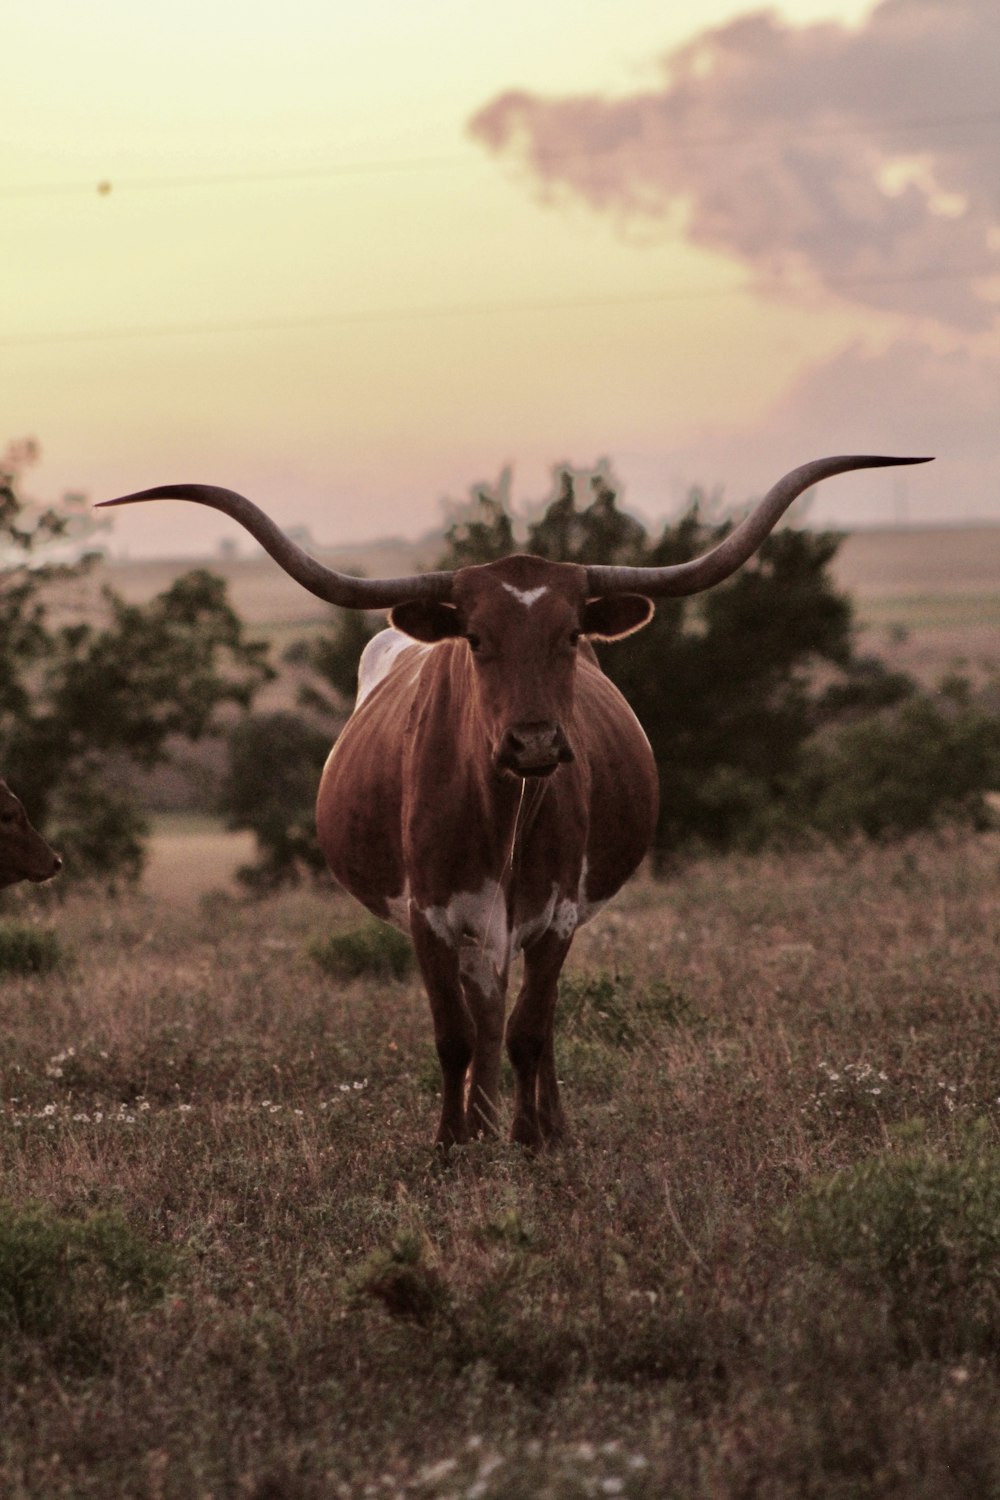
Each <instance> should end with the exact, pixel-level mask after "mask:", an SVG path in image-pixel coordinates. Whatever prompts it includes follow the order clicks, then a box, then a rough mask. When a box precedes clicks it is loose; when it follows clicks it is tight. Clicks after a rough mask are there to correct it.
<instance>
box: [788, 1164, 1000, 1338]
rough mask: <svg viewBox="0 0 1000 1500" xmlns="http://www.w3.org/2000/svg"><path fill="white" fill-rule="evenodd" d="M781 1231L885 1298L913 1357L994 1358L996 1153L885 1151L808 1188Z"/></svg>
mask: <svg viewBox="0 0 1000 1500" xmlns="http://www.w3.org/2000/svg"><path fill="white" fill-rule="evenodd" d="M784 1225H785V1228H786V1230H787V1231H788V1232H789V1233H790V1234H791V1236H792V1238H793V1239H794V1240H795V1241H796V1242H797V1243H798V1244H799V1245H800V1246H801V1247H802V1248H804V1249H805V1250H806V1251H807V1253H808V1254H810V1255H811V1256H812V1257H814V1258H815V1259H817V1260H819V1261H821V1262H823V1263H824V1264H825V1265H827V1266H832V1267H835V1268H837V1269H839V1270H841V1271H843V1272H844V1273H845V1274H846V1275H847V1276H848V1277H849V1278H850V1279H851V1280H853V1281H854V1282H855V1283H856V1284H857V1285H858V1286H859V1288H860V1289H861V1290H863V1291H864V1292H866V1293H868V1294H870V1295H874V1296H875V1297H879V1298H883V1299H885V1301H886V1304H887V1306H888V1309H889V1312H890V1316H891V1318H892V1320H893V1322H894V1324H895V1326H896V1330H897V1333H898V1334H899V1335H900V1337H901V1340H902V1342H903V1344H904V1346H905V1347H906V1348H907V1349H908V1351H909V1352H910V1353H912V1354H914V1355H916V1354H919V1355H931V1356H938V1355H941V1354H947V1353H951V1354H956V1353H962V1352H973V1351H982V1352H985V1351H986V1350H988V1349H989V1348H991V1347H992V1348H993V1349H994V1350H995V1347H996V1339H997V1337H998V1336H1000V1150H998V1149H997V1148H996V1147H990V1146H986V1145H985V1144H984V1143H983V1142H982V1141H981V1140H980V1139H978V1138H976V1137H972V1138H971V1139H970V1141H969V1142H968V1143H967V1144H966V1146H965V1147H964V1149H963V1150H962V1151H961V1152H960V1153H959V1154H958V1155H956V1156H954V1157H949V1156H945V1155H944V1154H943V1153H942V1152H940V1151H937V1150H933V1149H931V1148H929V1147H923V1146H921V1147H918V1148H917V1149H913V1148H911V1149H908V1150H902V1151H900V1150H890V1151H886V1152H883V1153H882V1154H880V1155H878V1156H876V1157H874V1158H872V1159H871V1160H869V1161H865V1162H861V1163H860V1164H858V1165H857V1166H854V1167H850V1168H848V1169H846V1170H845V1171H842V1172H838V1173H836V1174H835V1175H834V1176H832V1177H828V1178H825V1179H822V1180H820V1181H818V1182H816V1183H814V1184H813V1185H812V1186H811V1187H810V1188H809V1189H808V1191H807V1192H806V1193H805V1194H804V1195H803V1196H802V1197H801V1198H800V1199H799V1200H798V1202H797V1203H795V1204H794V1205H793V1206H792V1208H791V1209H789V1210H788V1212H787V1213H786V1215H785V1218H784Z"/></svg>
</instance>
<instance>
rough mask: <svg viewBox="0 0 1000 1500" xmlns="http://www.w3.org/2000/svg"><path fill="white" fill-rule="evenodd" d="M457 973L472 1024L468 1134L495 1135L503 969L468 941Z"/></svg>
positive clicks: (498, 1110) (502, 1007)
mask: <svg viewBox="0 0 1000 1500" xmlns="http://www.w3.org/2000/svg"><path fill="white" fill-rule="evenodd" d="M461 973H462V985H463V988H464V990H465V999H466V1003H467V1004H468V1007H469V1010H470V1011H471V1012H472V1017H473V1020H474V1021H475V1023H476V1044H475V1048H474V1050H473V1054H472V1076H471V1078H470V1080H469V1099H468V1105H467V1108H466V1117H467V1121H468V1127H469V1134H470V1135H496V1133H497V1127H498V1124H499V1115H500V1057H501V1053H502V1051H503V1012H504V1000H505V998H506V994H507V971H506V969H501V970H500V971H499V972H498V971H497V970H496V969H495V968H494V966H493V962H492V960H491V959H490V958H489V956H488V955H487V954H486V953H484V952H483V951H482V949H481V948H480V947H479V946H472V945H471V944H470V945H467V946H466V947H464V948H463V949H462V957H461Z"/></svg>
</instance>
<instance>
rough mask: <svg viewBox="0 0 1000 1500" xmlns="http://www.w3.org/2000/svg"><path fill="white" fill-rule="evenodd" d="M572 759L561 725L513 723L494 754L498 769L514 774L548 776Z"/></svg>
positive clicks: (571, 752) (505, 731) (505, 732)
mask: <svg viewBox="0 0 1000 1500" xmlns="http://www.w3.org/2000/svg"><path fill="white" fill-rule="evenodd" d="M572 759H573V751H572V749H571V747H570V743H569V741H568V740H567V738H566V735H565V734H564V733H563V728H562V725H561V724H544V723H533V724H512V725H511V726H510V727H509V728H508V729H506V730H504V733H503V736H502V738H501V740H500V744H499V747H498V749H497V753H496V764H497V768H498V769H499V770H501V771H510V772H511V773H512V774H513V775H514V776H551V775H552V773H553V771H555V770H556V769H557V768H558V767H559V766H561V765H564V764H565V763H566V762H568V761H571V760H572Z"/></svg>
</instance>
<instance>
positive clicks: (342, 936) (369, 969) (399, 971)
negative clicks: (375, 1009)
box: [309, 922, 413, 979]
mask: <svg viewBox="0 0 1000 1500" xmlns="http://www.w3.org/2000/svg"><path fill="white" fill-rule="evenodd" d="M309 956H310V958H313V959H315V961H316V962H317V963H318V964H319V966H320V968H321V969H322V970H323V972H324V974H329V976H330V978H331V979H359V978H361V976H362V975H371V976H372V977H373V978H375V979H405V978H406V977H407V975H408V974H409V973H410V971H411V969H412V968H413V947H412V945H411V943H410V940H409V938H408V937H405V936H404V934H403V933H401V932H397V931H396V929H395V928H394V927H388V926H387V925H386V924H385V923H384V922H370V923H369V924H368V925H367V926H365V927H356V928H353V929H352V930H351V931H350V932H338V933H334V934H332V936H330V937H325V938H316V939H315V940H314V941H313V942H312V943H310V944H309Z"/></svg>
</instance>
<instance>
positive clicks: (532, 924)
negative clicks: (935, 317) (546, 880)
mask: <svg viewBox="0 0 1000 1500" xmlns="http://www.w3.org/2000/svg"><path fill="white" fill-rule="evenodd" d="M558 895H559V887H558V886H557V885H556V884H555V882H554V881H553V884H552V895H551V896H550V897H549V899H548V901H546V903H545V905H544V906H543V907H542V909H541V911H540V912H539V913H538V915H537V916H534V917H529V919H528V921H527V922H521V923H520V924H519V925H518V926H517V927H515V928H514V931H513V932H512V933H511V935H510V951H511V957H513V956H514V954H515V953H520V952H521V951H522V949H524V948H526V947H527V946H528V944H529V943H531V942H533V941H534V940H535V938H538V937H541V935H542V933H543V932H547V931H548V929H549V928H550V927H551V926H552V917H553V914H554V912H555V910H556V899H557V897H558Z"/></svg>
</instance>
